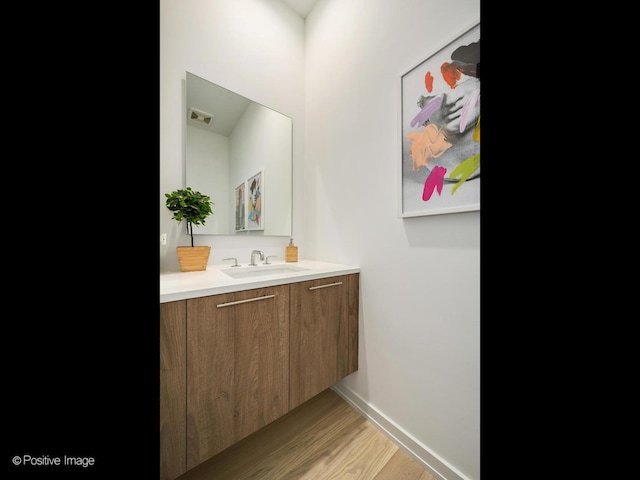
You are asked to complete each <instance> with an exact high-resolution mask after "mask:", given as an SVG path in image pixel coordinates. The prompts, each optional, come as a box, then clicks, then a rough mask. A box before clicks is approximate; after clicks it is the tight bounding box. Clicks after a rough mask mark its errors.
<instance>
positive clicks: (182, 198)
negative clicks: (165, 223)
mask: <svg viewBox="0 0 640 480" xmlns="http://www.w3.org/2000/svg"><path fill="white" fill-rule="evenodd" d="M164 196H165V197H167V208H168V209H169V210H171V211H172V212H173V217H171V218H172V219H173V220H176V221H178V222H181V221H182V220H185V221H186V222H187V229H188V231H189V235H191V246H192V247H193V226H194V225H204V221H205V219H206V218H207V217H208V216H209V215H213V210H212V208H211V206H212V205H215V203H213V202H212V201H211V198H210V197H209V196H208V195H203V194H202V193H200V192H196V191H194V190H192V189H191V187H186V188H183V189H179V190H175V191H173V192H171V193H165V194H164Z"/></svg>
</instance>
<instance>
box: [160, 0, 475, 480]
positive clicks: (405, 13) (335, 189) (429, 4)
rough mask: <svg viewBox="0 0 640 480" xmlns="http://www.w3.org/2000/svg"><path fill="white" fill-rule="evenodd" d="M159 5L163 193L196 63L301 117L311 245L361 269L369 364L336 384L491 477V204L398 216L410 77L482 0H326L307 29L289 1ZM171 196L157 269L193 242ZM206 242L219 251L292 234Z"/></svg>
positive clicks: (467, 468) (297, 231)
mask: <svg viewBox="0 0 640 480" xmlns="http://www.w3.org/2000/svg"><path fill="white" fill-rule="evenodd" d="M160 14H161V25H160V34H161V46H160V48H161V50H160V60H161V64H160V67H161V71H160V74H161V84H160V94H161V98H160V112H161V115H160V121H161V145H160V156H161V158H160V162H161V165H160V183H161V192H169V191H171V190H173V189H175V188H179V187H182V186H184V184H183V179H184V172H183V165H182V158H183V152H182V140H183V139H182V135H183V134H182V126H181V116H180V115H181V109H182V101H183V98H182V96H183V94H182V93H181V92H182V91H183V81H184V71H185V70H189V71H191V72H193V73H195V74H196V75H198V76H201V77H203V78H207V79H209V80H211V81H213V82H215V83H218V84H220V85H222V86H224V87H226V88H230V89H232V90H235V91H237V92H238V93H240V94H241V95H244V96H246V97H248V98H251V99H253V100H256V101H258V102H259V103H262V104H264V105H266V106H269V107H271V108H274V109H275V110H278V111H280V112H282V113H284V114H285V115H288V116H290V117H292V118H293V131H294V141H293V143H294V221H293V230H294V234H293V236H294V238H295V239H296V243H297V244H298V245H299V247H300V256H301V257H304V258H311V259H318V260H326V261H332V262H338V263H346V264H353V265H358V266H360V268H361V304H360V307H361V314H360V357H359V367H360V368H359V371H358V372H356V373H354V374H352V375H351V376H349V377H348V378H347V379H345V380H343V381H342V382H341V383H340V384H339V386H338V388H337V390H338V391H339V393H341V394H342V395H343V396H345V398H347V399H348V400H350V401H351V402H352V403H354V404H355V405H356V406H358V407H359V408H361V409H362V410H363V411H364V412H365V413H366V414H367V415H369V416H370V417H371V418H372V419H373V420H374V421H377V422H379V423H380V425H381V426H382V427H383V428H385V429H387V431H389V432H390V433H392V434H394V435H395V436H396V438H397V439H398V440H399V441H400V442H402V443H404V445H405V446H406V448H408V449H411V450H412V451H413V454H414V456H415V457H416V458H417V459H418V460H421V461H424V462H426V463H428V466H429V467H430V468H431V469H433V470H437V471H438V472H440V474H441V476H442V478H447V479H450V480H453V479H457V478H462V479H473V480H477V479H479V478H480V216H479V213H478V212H468V213H456V214H448V215H436V216H429V217H416V218H410V219H400V218H398V214H397V212H398V208H397V200H398V191H397V184H398V178H397V175H398V171H399V167H398V162H399V159H400V150H399V141H398V137H399V125H400V121H399V78H400V76H401V75H402V74H404V73H406V71H408V70H409V69H410V68H411V67H413V66H415V65H416V64H417V63H419V62H420V61H422V60H424V59H425V58H426V57H427V56H428V55H429V54H430V53H432V52H433V50H434V49H435V48H438V47H440V46H443V45H444V43H446V42H447V41H449V40H451V39H452V38H453V37H454V36H455V35H456V34H457V33H459V32H462V31H463V30H465V29H466V28H467V27H469V26H471V25H472V24H473V23H474V21H476V20H477V19H479V15H480V2H479V0H447V1H443V0H439V1H437V0H430V1H429V0H320V1H319V2H318V4H317V5H316V7H315V8H314V10H313V11H312V12H311V14H310V15H309V16H308V17H307V20H306V27H305V22H303V21H302V19H300V18H299V17H297V16H296V15H295V14H294V13H292V12H291V11H290V10H288V8H287V7H286V6H284V5H282V4H281V3H280V2H278V1H277V0H188V1H187V0H161V11H160ZM163 197H164V196H163ZM160 203H161V206H160V215H161V229H163V231H166V232H169V240H170V241H169V244H168V245H167V246H166V247H163V250H162V251H161V259H160V260H161V268H162V269H163V270H166V269H176V268H178V266H177V265H178V264H177V259H175V246H176V245H179V244H187V241H188V239H187V238H186V237H185V236H184V233H183V232H181V231H180V230H181V229H178V228H177V225H176V226H173V225H172V223H176V222H174V221H171V220H170V212H168V210H167V209H166V207H165V206H164V198H161V199H160ZM181 236H182V237H183V238H181ZM200 239H202V242H206V244H209V245H212V246H213V250H212V255H213V260H212V261H211V263H220V259H221V258H223V257H226V256H238V258H239V259H240V260H241V261H246V260H247V259H248V257H249V252H250V250H251V249H253V248H263V249H264V250H265V252H268V253H267V254H272V253H273V254H276V255H284V245H286V243H287V240H288V239H286V238H282V237H271V238H269V237H264V238H257V237H254V238H248V239H246V240H248V241H247V242H246V243H242V244H239V242H238V241H236V239H235V238H234V237H217V236H216V237H208V236H198V237H197V238H196V242H197V243H200V241H201V240H200ZM258 241H260V242H263V244H256V243H257V242H258ZM203 244H204V243H203Z"/></svg>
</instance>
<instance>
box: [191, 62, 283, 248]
mask: <svg viewBox="0 0 640 480" xmlns="http://www.w3.org/2000/svg"><path fill="white" fill-rule="evenodd" d="M185 110H186V111H185V118H186V128H185V139H186V147H185V154H186V184H187V186H190V187H191V188H193V189H194V190H196V191H199V192H201V193H203V194H205V195H209V196H210V197H211V200H212V201H213V202H214V204H215V205H213V213H214V214H213V215H211V216H210V217H208V218H207V221H206V225H200V226H197V227H194V228H193V233H194V235H195V234H206V235H279V236H291V234H292V231H291V221H292V164H293V154H292V146H293V145H292V134H293V132H292V120H291V118H289V117H287V116H285V115H283V114H281V113H278V112H276V111H275V110H272V109H270V108H267V107H265V106H263V105H261V104H259V103H256V102H254V101H252V100H250V99H248V98H245V97H243V96H241V95H238V94H236V93H234V92H232V91H230V90H227V89H226V88H223V87H220V86H219V85H216V84H214V83H212V82H210V81H208V80H206V79H204V78H201V77H198V76H196V75H194V74H192V73H190V72H186V109H185Z"/></svg>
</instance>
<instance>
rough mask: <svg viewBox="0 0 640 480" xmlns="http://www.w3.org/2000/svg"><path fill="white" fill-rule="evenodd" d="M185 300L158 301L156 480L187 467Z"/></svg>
mask: <svg viewBox="0 0 640 480" xmlns="http://www.w3.org/2000/svg"><path fill="white" fill-rule="evenodd" d="M186 322H187V302H186V300H180V301H177V302H168V303H161V304H160V480H173V479H174V478H176V477H178V476H180V475H182V474H183V473H184V472H185V471H186V470H187V457H186V450H187V449H186V445H187V432H186V423H185V416H186V414H187V393H186V388H187V380H186V376H185V375H186V371H187V370H186V369H187V363H186V350H187V349H186V331H187V323H186Z"/></svg>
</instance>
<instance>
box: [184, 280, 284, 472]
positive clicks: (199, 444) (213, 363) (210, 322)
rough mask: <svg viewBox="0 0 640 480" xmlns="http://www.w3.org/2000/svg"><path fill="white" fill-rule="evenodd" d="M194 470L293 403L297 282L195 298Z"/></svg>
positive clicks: (191, 341) (190, 304) (190, 325)
mask: <svg viewBox="0 0 640 480" xmlns="http://www.w3.org/2000/svg"><path fill="white" fill-rule="evenodd" d="M186 358H187V412H186V415H187V416H186V418H187V425H186V438H187V470H188V469H190V468H192V467H195V466H196V465H198V464H199V463H201V462H203V461H204V460H207V459H208V458H210V457H212V456H213V455H215V454H217V453H219V452H221V451H222V450H224V449H225V448H227V447H229V446H230V445H233V444H234V443H236V442H238V441H240V440H242V439H243V438H244V437H246V436H248V435H250V434H251V433H253V432H255V431H257V430H259V429H260V428H262V427H263V426H265V425H267V424H268V423H271V422H272V421H274V420H276V419H277V418H278V417H280V416H282V415H284V414H285V413H287V412H288V411H289V286H288V285H279V286H274V287H266V288H260V289H255V290H247V291H242V292H235V293H228V294H222V295H214V296H210V297H202V298H193V299H189V300H187V354H186Z"/></svg>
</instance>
